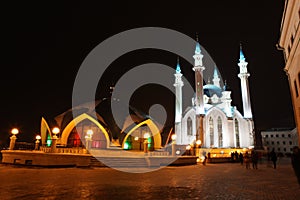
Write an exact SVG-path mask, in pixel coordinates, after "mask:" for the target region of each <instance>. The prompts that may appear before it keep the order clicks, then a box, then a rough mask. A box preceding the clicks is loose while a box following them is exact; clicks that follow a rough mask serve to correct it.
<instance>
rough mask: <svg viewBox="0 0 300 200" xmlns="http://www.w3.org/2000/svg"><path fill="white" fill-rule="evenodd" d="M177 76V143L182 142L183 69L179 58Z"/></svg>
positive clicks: (175, 84)
mask: <svg viewBox="0 0 300 200" xmlns="http://www.w3.org/2000/svg"><path fill="white" fill-rule="evenodd" d="M174 76H175V83H174V87H175V96H176V99H175V134H176V136H177V137H176V143H177V144H181V138H182V137H181V119H182V86H183V81H182V79H181V77H182V74H181V69H180V65H179V59H178V60H177V66H176V73H175V74H174Z"/></svg>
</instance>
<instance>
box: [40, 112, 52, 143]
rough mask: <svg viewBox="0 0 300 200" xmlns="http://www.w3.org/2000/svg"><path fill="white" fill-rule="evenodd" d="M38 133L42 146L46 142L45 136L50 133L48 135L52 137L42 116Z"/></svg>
mask: <svg viewBox="0 0 300 200" xmlns="http://www.w3.org/2000/svg"><path fill="white" fill-rule="evenodd" d="M40 134H41V141H42V145H43V146H44V145H45V144H46V140H47V136H48V135H50V137H52V135H51V134H52V133H51V130H50V127H49V125H48V123H47V121H46V120H45V118H44V117H42V119H41V128H40Z"/></svg>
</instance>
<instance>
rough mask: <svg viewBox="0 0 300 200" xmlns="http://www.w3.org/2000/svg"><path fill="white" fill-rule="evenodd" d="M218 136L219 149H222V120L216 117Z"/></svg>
mask: <svg viewBox="0 0 300 200" xmlns="http://www.w3.org/2000/svg"><path fill="white" fill-rule="evenodd" d="M218 135H219V147H223V134H222V120H221V117H218Z"/></svg>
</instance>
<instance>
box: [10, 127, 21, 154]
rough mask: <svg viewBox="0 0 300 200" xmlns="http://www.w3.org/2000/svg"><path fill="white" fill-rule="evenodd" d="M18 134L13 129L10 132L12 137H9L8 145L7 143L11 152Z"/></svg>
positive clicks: (17, 131)
mask: <svg viewBox="0 0 300 200" xmlns="http://www.w3.org/2000/svg"><path fill="white" fill-rule="evenodd" d="M18 133H19V130H18V129H17V128H13V129H12V130H11V134H12V136H11V137H10V143H9V150H13V149H14V147H15V144H16V140H17V136H16V135H17V134H18Z"/></svg>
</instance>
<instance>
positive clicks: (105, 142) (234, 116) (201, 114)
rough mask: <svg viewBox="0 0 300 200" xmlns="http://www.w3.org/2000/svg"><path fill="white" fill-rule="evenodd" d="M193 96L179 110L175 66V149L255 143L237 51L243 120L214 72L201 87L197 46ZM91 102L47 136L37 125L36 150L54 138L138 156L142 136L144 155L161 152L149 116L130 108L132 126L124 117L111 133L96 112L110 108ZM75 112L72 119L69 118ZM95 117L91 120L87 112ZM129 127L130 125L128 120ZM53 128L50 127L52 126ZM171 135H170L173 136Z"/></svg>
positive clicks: (65, 145)
mask: <svg viewBox="0 0 300 200" xmlns="http://www.w3.org/2000/svg"><path fill="white" fill-rule="evenodd" d="M193 57H194V60H195V63H194V67H193V70H194V71H195V91H196V92H195V96H194V97H193V99H192V105H191V106H189V107H187V108H185V110H184V111H183V109H182V105H183V102H182V90H183V89H184V83H183V81H182V73H181V69H180V65H179V62H178V64H177V67H176V71H175V83H174V87H175V96H176V101H175V134H176V136H177V137H176V144H177V145H179V146H180V145H182V146H184V145H189V144H192V143H195V142H196V141H201V142H202V145H201V146H202V147H204V148H248V147H250V146H252V145H253V144H254V137H253V136H254V124H253V119H252V112H251V104H250V94H249V83H248V77H249V75H250V74H249V73H248V71H247V64H248V63H247V62H246V59H245V56H244V54H243V52H242V49H241V50H240V59H239V63H238V66H239V67H240V73H239V74H238V77H239V78H240V80H241V89H242V100H243V115H242V114H241V113H240V112H239V111H238V110H237V109H236V107H235V106H232V105H231V101H232V99H231V91H229V90H228V88H227V87H226V84H225V86H224V87H221V83H220V77H219V74H218V71H217V69H215V70H214V76H213V79H212V82H213V84H210V83H209V82H208V84H206V85H204V86H203V82H204V80H203V73H205V66H204V64H203V54H202V53H201V47H200V44H199V43H198V42H197V43H196V50H195V55H194V56H193ZM108 101H110V99H108V100H106V101H96V102H92V103H86V104H82V105H79V106H77V107H74V108H72V109H70V110H68V111H66V112H64V113H62V114H61V115H58V116H57V117H56V118H55V126H58V127H59V129H60V132H59V133H58V134H57V135H56V134H54V133H52V131H51V129H50V126H49V124H48V122H47V121H46V120H45V119H44V118H42V121H41V131H40V133H41V145H42V146H49V147H50V146H51V144H52V142H53V138H54V140H55V144H56V145H57V146H58V147H60V148H74V147H76V148H87V146H88V145H89V147H88V148H92V149H95V150H97V149H99V150H100V149H111V148H116V147H118V148H121V149H126V150H136V151H143V150H144V148H145V147H144V146H143V142H144V140H145V136H146V135H147V141H148V150H150V151H153V150H158V149H161V148H163V147H164V144H162V143H163V142H162V141H163V140H162V135H161V129H160V128H159V125H158V124H157V123H156V122H155V120H153V119H152V118H151V117H150V116H147V115H144V114H143V113H140V112H139V111H137V110H135V109H133V108H130V110H131V111H130V113H131V114H130V115H131V116H127V118H128V117H130V118H131V119H133V123H127V122H128V120H127V118H124V119H122V121H123V122H124V125H123V127H121V130H114V129H113V128H114V126H111V125H109V124H111V123H109V120H110V117H106V116H103V115H102V114H101V113H103V112H102V111H101V110H102V109H106V108H108V107H109V104H105V102H108ZM74 112H76V113H77V116H73V113H74ZM94 112H96V117H93V115H92V114H91V113H94ZM129 121H131V122H132V120H129ZM52 125H53V124H52ZM173 132H174V131H173Z"/></svg>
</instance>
